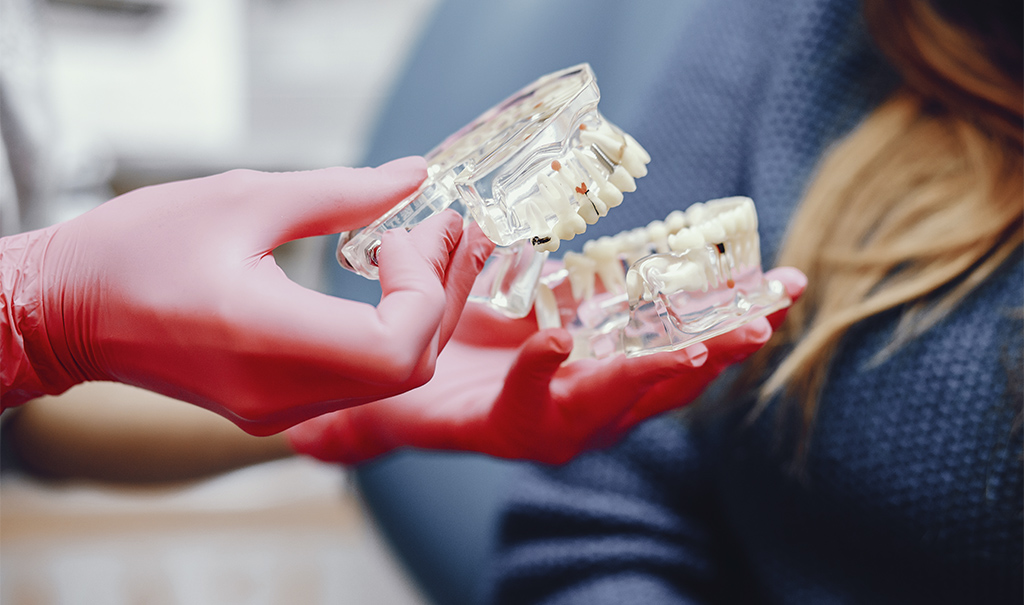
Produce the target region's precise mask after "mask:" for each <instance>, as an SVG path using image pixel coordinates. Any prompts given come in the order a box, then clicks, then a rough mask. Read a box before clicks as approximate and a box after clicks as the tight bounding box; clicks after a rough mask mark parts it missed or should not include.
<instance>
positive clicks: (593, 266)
mask: <svg viewBox="0 0 1024 605" xmlns="http://www.w3.org/2000/svg"><path fill="white" fill-rule="evenodd" d="M562 263H564V264H565V269H566V271H568V273H569V285H570V286H571V288H572V297H573V298H574V299H576V300H587V299H589V298H591V297H593V296H594V276H595V274H596V272H597V263H595V262H594V259H592V258H590V257H588V256H587V255H585V254H579V253H577V252H566V253H565V257H563V258H562Z"/></svg>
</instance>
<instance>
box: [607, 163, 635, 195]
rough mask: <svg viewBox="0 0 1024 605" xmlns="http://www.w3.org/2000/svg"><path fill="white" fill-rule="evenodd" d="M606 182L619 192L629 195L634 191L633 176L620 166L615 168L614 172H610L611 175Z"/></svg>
mask: <svg viewBox="0 0 1024 605" xmlns="http://www.w3.org/2000/svg"><path fill="white" fill-rule="evenodd" d="M608 182H609V183H611V184H612V185H615V188H616V189H618V190H619V191H624V192H626V193H629V192H631V191H636V181H635V180H633V176H632V175H630V174H629V172H627V171H626V169H625V168H623V167H622V166H616V167H615V170H613V171H612V175H611V176H610V177H608Z"/></svg>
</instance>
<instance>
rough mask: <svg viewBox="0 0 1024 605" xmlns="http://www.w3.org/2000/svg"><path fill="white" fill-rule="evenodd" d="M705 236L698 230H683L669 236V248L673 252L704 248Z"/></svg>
mask: <svg viewBox="0 0 1024 605" xmlns="http://www.w3.org/2000/svg"><path fill="white" fill-rule="evenodd" d="M704 244H705V242H704V236H703V235H702V234H701V232H700V231H698V230H697V229H691V228H683V229H680V230H679V232H678V233H675V234H673V235H670V236H668V247H669V248H671V249H672V251H673V252H686V251H687V250H697V249H703V248H704Z"/></svg>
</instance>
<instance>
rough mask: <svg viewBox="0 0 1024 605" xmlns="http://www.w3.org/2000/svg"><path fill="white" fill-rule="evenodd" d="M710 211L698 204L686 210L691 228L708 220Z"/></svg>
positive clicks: (687, 220)
mask: <svg viewBox="0 0 1024 605" xmlns="http://www.w3.org/2000/svg"><path fill="white" fill-rule="evenodd" d="M708 214H709V213H708V211H707V208H706V207H705V206H704V204H702V203H700V202H697V203H696V204H693V205H692V206H690V207H689V208H687V209H686V222H687V223H689V225H690V226H691V227H694V226H696V225H699V224H701V223H703V222H704V221H705V220H707V218H708Z"/></svg>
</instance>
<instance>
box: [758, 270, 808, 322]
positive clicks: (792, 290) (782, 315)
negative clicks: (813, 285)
mask: <svg viewBox="0 0 1024 605" xmlns="http://www.w3.org/2000/svg"><path fill="white" fill-rule="evenodd" d="M765 278H766V279H777V280H779V281H780V282H782V285H783V287H784V288H785V289H786V294H787V295H789V298H790V300H792V301H793V304H796V301H797V300H799V299H800V296H802V295H803V293H804V290H805V289H806V288H807V276H806V275H804V274H803V272H802V271H800V270H799V269H796V268H794V267H776V268H775V269H772V270H771V271H768V272H766V273H765ZM791 308H792V305H790V306H789V307H786V308H785V309H781V310H779V311H776V312H775V313H772V314H771V315H769V316H768V321H769V323H771V326H772V329H773V330H778V329H779V326H781V325H782V322H784V321H785V320H786V315H787V314H788V313H789V310H790V309H791Z"/></svg>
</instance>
